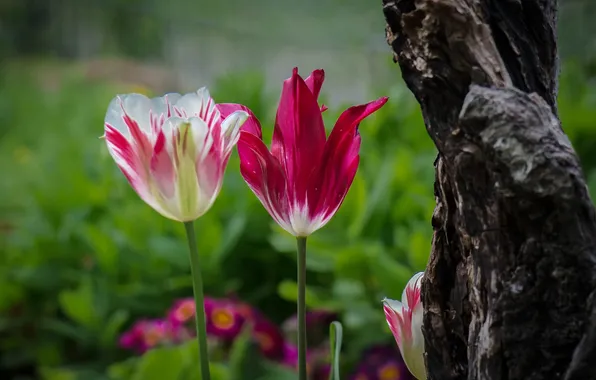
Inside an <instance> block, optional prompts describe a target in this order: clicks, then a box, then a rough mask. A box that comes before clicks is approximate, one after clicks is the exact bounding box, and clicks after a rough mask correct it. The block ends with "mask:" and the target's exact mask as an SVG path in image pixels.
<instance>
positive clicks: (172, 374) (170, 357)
mask: <svg viewBox="0 0 596 380" xmlns="http://www.w3.org/2000/svg"><path fill="white" fill-rule="evenodd" d="M184 359H185V355H184V353H183V352H182V351H181V350H180V349H179V348H178V347H165V348H155V349H152V350H150V351H148V352H146V353H145V355H143V357H142V358H141V361H140V362H139V365H138V367H137V369H136V371H135V374H134V376H133V377H132V380H164V379H168V380H178V379H179V378H180V374H181V373H182V371H183V370H184V364H185V363H184V362H185V360H184Z"/></svg>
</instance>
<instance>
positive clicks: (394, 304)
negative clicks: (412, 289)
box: [383, 298, 403, 314]
mask: <svg viewBox="0 0 596 380" xmlns="http://www.w3.org/2000/svg"><path fill="white" fill-rule="evenodd" d="M383 303H384V304H385V305H387V306H389V307H390V308H391V309H392V310H393V311H395V312H396V313H398V314H401V313H402V306H403V304H402V303H401V302H399V301H397V300H392V299H389V298H385V299H384V300H383Z"/></svg>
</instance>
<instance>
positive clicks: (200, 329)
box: [184, 222, 211, 380]
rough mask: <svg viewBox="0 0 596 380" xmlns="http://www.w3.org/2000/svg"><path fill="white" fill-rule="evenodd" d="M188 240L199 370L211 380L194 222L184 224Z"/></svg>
mask: <svg viewBox="0 0 596 380" xmlns="http://www.w3.org/2000/svg"><path fill="white" fill-rule="evenodd" d="M184 228H185V229H186V238H187V239H188V248H189V253H190V270H191V273H192V288H193V293H194V295H195V307H196V312H195V321H196V327H197V342H198V343H199V368H200V372H201V380H211V374H210V373H209V354H208V352H207V332H206V331H205V301H204V296H203V277H202V275H201V265H200V262H199V250H198V249H197V238H196V237H195V229H194V224H193V222H184Z"/></svg>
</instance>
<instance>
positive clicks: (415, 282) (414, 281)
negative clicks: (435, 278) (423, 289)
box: [401, 272, 424, 307]
mask: <svg viewBox="0 0 596 380" xmlns="http://www.w3.org/2000/svg"><path fill="white" fill-rule="evenodd" d="M423 275H424V272H418V273H416V274H415V275H413V276H412V278H411V279H410V281H408V283H407V284H406V287H405V288H404V291H403V292H402V294H401V302H402V303H403V304H404V305H405V306H406V307H408V297H406V290H407V289H408V288H416V287H418V288H419V287H420V281H421V280H422V276H423Z"/></svg>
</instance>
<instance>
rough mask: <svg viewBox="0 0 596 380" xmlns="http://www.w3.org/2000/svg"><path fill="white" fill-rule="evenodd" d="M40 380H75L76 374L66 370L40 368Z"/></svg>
mask: <svg viewBox="0 0 596 380" xmlns="http://www.w3.org/2000/svg"><path fill="white" fill-rule="evenodd" d="M39 372H40V373H41V378H42V380H76V379H77V374H76V372H73V371H71V370H68V369H62V368H41V369H40V371H39Z"/></svg>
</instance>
